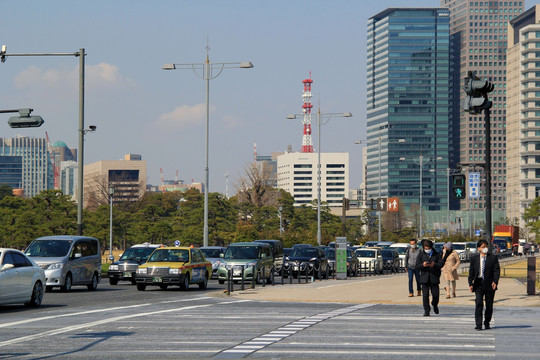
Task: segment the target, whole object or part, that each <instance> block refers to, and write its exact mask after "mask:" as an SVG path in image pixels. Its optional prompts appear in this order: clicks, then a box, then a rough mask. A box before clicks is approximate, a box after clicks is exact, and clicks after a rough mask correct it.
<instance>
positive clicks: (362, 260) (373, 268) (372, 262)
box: [354, 247, 383, 274]
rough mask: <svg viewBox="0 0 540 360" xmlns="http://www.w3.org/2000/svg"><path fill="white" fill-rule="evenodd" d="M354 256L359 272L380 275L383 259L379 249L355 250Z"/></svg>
mask: <svg viewBox="0 0 540 360" xmlns="http://www.w3.org/2000/svg"><path fill="white" fill-rule="evenodd" d="M354 254H355V255H356V257H357V258H358V269H359V271H360V272H366V271H367V272H372V273H373V274H377V273H379V274H381V273H382V271H383V258H382V253H381V248H378V247H367V248H361V249H357V250H356V251H355V252H354Z"/></svg>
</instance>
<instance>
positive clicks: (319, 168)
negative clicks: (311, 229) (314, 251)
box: [317, 107, 322, 246]
mask: <svg viewBox="0 0 540 360" xmlns="http://www.w3.org/2000/svg"><path fill="white" fill-rule="evenodd" d="M317 128H318V133H319V134H318V138H319V141H318V143H319V144H318V145H317V244H319V246H321V245H322V239H321V108H320V107H319V108H318V109H317Z"/></svg>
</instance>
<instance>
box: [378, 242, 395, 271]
mask: <svg viewBox="0 0 540 360" xmlns="http://www.w3.org/2000/svg"><path fill="white" fill-rule="evenodd" d="M381 254H382V258H383V270H389V271H392V272H397V271H398V269H399V255H398V253H397V251H396V250H394V249H390V248H388V249H382V250H381Z"/></svg>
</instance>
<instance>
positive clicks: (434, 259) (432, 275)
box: [416, 240, 444, 316]
mask: <svg viewBox="0 0 540 360" xmlns="http://www.w3.org/2000/svg"><path fill="white" fill-rule="evenodd" d="M422 247H423V248H424V251H421V252H420V254H419V255H418V258H417V259H416V269H418V270H420V284H422V295H423V296H422V301H423V304H424V316H429V312H430V310H431V308H430V306H429V292H430V291H431V298H432V300H431V305H433V312H434V313H435V314H438V313H439V283H440V277H441V268H442V267H443V265H444V264H443V260H442V257H441V255H440V254H439V253H438V252H437V251H435V249H433V242H432V241H431V240H423V241H422Z"/></svg>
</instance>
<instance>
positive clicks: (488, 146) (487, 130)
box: [484, 108, 493, 250]
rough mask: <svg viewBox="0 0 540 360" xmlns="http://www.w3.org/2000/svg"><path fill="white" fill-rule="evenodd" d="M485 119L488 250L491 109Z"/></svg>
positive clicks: (487, 230) (487, 229) (488, 240)
mask: <svg viewBox="0 0 540 360" xmlns="http://www.w3.org/2000/svg"><path fill="white" fill-rule="evenodd" d="M484 115H485V120H486V163H485V167H484V168H485V170H486V240H487V242H488V244H489V248H490V250H491V249H492V247H493V244H492V243H491V119H490V115H491V110H490V109H489V108H487V109H485V110H484Z"/></svg>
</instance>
